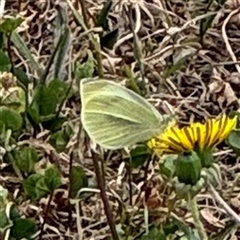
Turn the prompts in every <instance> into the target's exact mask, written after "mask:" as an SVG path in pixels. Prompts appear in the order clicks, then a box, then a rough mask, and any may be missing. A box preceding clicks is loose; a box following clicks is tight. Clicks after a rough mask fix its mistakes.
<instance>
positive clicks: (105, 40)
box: [100, 28, 118, 49]
mask: <svg viewBox="0 0 240 240" xmlns="http://www.w3.org/2000/svg"><path fill="white" fill-rule="evenodd" d="M117 39H118V28H117V29H115V30H113V31H111V32H109V33H107V34H106V35H104V36H103V37H101V39H100V44H101V46H103V47H106V48H108V49H112V48H113V46H114V44H115V43H116V42H117Z"/></svg>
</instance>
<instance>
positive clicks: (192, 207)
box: [188, 193, 208, 240]
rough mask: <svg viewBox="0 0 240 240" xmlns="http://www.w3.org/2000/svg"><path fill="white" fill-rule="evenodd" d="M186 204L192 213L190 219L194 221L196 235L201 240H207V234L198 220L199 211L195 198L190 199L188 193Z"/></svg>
mask: <svg viewBox="0 0 240 240" xmlns="http://www.w3.org/2000/svg"><path fill="white" fill-rule="evenodd" d="M188 204H189V207H190V210H191V213H192V217H193V220H194V225H195V227H196V229H197V231H198V235H199V237H200V239H201V240H208V236H207V233H206V231H205V229H204V226H203V224H202V222H201V220H200V214H199V209H198V205H197V200H196V196H194V197H192V196H191V195H190V193H189V194H188Z"/></svg>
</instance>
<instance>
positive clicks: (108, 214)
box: [91, 150, 119, 240]
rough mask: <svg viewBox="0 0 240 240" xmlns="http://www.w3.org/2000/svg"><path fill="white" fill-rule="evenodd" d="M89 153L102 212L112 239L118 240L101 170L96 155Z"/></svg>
mask: <svg viewBox="0 0 240 240" xmlns="http://www.w3.org/2000/svg"><path fill="white" fill-rule="evenodd" d="M91 153H92V158H93V165H94V168H95V174H96V178H97V183H98V187H99V189H100V196H101V199H102V201H103V205H104V211H105V214H106V217H107V221H108V224H109V227H110V230H111V233H112V239H113V240H119V237H118V234H117V231H116V227H115V222H114V217H113V214H112V210H111V208H110V204H109V202H108V198H107V194H106V187H105V179H104V173H103V172H101V169H100V167H99V164H98V157H97V154H95V152H94V151H92V150H91Z"/></svg>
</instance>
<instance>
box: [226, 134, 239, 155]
mask: <svg viewBox="0 0 240 240" xmlns="http://www.w3.org/2000/svg"><path fill="white" fill-rule="evenodd" d="M239 142H240V129H236V130H234V131H232V132H231V134H230V135H229V136H228V138H227V139H226V143H227V144H228V145H229V146H230V147H231V148H232V149H233V150H234V151H235V153H236V154H237V155H238V156H240V145H239Z"/></svg>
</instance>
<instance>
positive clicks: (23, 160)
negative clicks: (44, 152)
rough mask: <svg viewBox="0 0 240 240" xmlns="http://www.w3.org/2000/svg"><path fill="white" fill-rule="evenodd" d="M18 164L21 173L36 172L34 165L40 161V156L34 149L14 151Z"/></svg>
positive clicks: (27, 148)
mask: <svg viewBox="0 0 240 240" xmlns="http://www.w3.org/2000/svg"><path fill="white" fill-rule="evenodd" d="M14 157H15V161H16V164H17V166H18V168H19V169H20V171H22V172H24V173H26V174H29V173H32V172H33V171H34V165H35V163H36V162H37V161H38V154H37V151H36V149H35V148H33V147H24V148H22V149H20V150H16V151H14Z"/></svg>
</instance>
